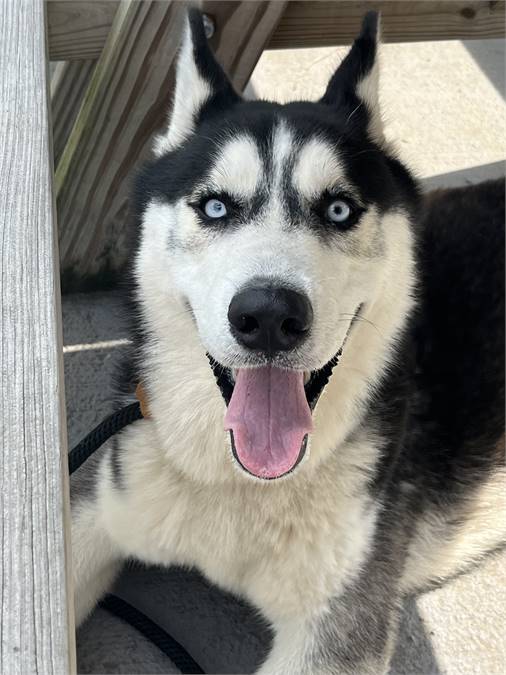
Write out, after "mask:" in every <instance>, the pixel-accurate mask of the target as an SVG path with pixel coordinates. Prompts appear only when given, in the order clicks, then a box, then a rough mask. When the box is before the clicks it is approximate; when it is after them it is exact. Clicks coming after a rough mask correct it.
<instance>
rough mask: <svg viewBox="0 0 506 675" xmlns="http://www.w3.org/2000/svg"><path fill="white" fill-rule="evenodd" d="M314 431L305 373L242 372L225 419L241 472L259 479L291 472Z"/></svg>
mask: <svg viewBox="0 0 506 675" xmlns="http://www.w3.org/2000/svg"><path fill="white" fill-rule="evenodd" d="M312 428H313V421H312V417H311V411H310V409H309V405H308V402H307V399H306V394H305V392H304V373H302V372H298V371H294V370H281V369H280V368H274V367H273V366H265V367H263V368H242V369H241V370H239V371H238V373H237V377H236V381H235V387H234V391H233V393H232V398H231V400H230V403H229V405H228V409H227V414H226V415H225V429H230V430H232V432H233V436H234V445H235V450H236V453H237V457H238V459H239V461H240V462H241V464H242V465H243V467H244V468H245V469H247V471H249V472H250V473H252V474H254V475H255V476H259V477H260V478H276V477H278V476H282V475H283V474H284V473H287V471H290V469H293V467H294V466H295V464H296V463H297V460H298V458H299V455H300V451H301V446H302V442H303V440H304V436H305V435H306V434H307V433H309V432H310V431H311V430H312Z"/></svg>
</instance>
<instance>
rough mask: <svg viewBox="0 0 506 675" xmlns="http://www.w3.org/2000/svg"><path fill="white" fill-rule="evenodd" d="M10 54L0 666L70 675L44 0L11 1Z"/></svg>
mask: <svg viewBox="0 0 506 675" xmlns="http://www.w3.org/2000/svg"><path fill="white" fill-rule="evenodd" d="M0 64H1V67H0V214H1V224H0V229H1V232H2V236H1V237H0V261H1V266H0V293H1V301H0V335H1V336H2V347H1V350H0V371H1V373H2V380H3V383H4V389H3V396H2V402H1V404H0V439H1V447H2V461H1V462H0V481H1V484H0V504H1V510H2V513H1V518H0V538H1V552H0V586H1V591H0V592H1V598H2V601H1V607H0V612H1V617H0V672H1V673H5V674H6V675H7V674H8V675H13V674H19V675H24V674H25V673H44V675H46V674H50V673H53V674H55V675H61V674H62V673H69V672H74V671H75V658H74V630H73V619H72V612H71V610H70V607H71V605H72V603H71V602H70V601H69V598H70V597H71V595H70V588H69V585H68V584H69V579H70V576H71V575H70V574H68V575H67V574H66V561H67V560H69V559H70V557H69V556H68V545H69V541H68V538H67V537H66V536H65V531H64V525H65V523H66V520H67V518H68V508H69V505H68V476H67V468H66V467H67V446H66V431H65V408H64V393H63V376H62V375H63V372H62V371H63V364H62V335H61V312H60V296H59V287H58V268H57V261H58V254H57V246H56V222H55V218H54V201H53V195H52V187H51V183H52V157H51V142H50V127H49V113H48V96H49V87H48V75H47V62H46V44H45V21H44V4H43V0H24V1H23V2H20V0H3V2H2V11H1V12H0ZM67 532H68V530H67Z"/></svg>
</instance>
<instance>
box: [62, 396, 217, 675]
mask: <svg viewBox="0 0 506 675" xmlns="http://www.w3.org/2000/svg"><path fill="white" fill-rule="evenodd" d="M143 417H144V416H143V414H142V411H141V406H140V403H139V402H138V401H136V402H135V403H131V404H130V405H127V406H126V407H125V408H121V410H118V411H116V412H114V413H112V415H109V417H106V418H105V420H103V421H102V422H101V423H100V424H98V425H97V426H96V427H95V428H94V429H93V431H91V432H90V433H89V434H88V435H87V436H85V437H84V438H83V440H82V441H81V442H80V443H78V444H77V445H76V446H75V448H73V449H72V450H71V451H70V453H69V457H68V462H69V473H70V474H72V473H74V471H77V469H79V467H80V466H81V465H82V464H84V462H85V461H86V460H87V459H88V458H89V457H91V455H92V454H93V453H94V452H95V450H98V448H100V446H101V445H103V444H104V443H105V442H106V441H107V440H109V438H111V436H114V434H117V433H118V431H121V429H124V427H126V426H128V425H129V424H132V422H136V421H137V420H140V419H142V418H143ZM99 607H101V608H102V609H105V610H106V611H107V612H109V613H110V614H113V615H114V616H116V617H118V618H119V619H121V620H122V621H125V622H126V623H128V624H130V626H132V627H133V628H135V629H136V630H138V631H139V633H141V634H142V635H144V637H145V638H146V639H147V640H149V641H150V642H152V643H153V644H154V645H155V646H156V647H158V649H159V650H160V651H161V652H163V653H164V654H165V655H166V656H168V657H169V659H170V660H171V661H172V662H173V663H174V665H175V666H176V668H179V670H180V671H181V673H183V675H193V674H197V675H200V674H201V673H205V671H204V670H203V669H202V668H201V667H200V666H199V664H198V663H197V662H196V661H195V660H194V659H193V658H192V657H191V656H190V654H188V652H187V651H186V649H185V648H184V647H183V645H181V644H179V642H177V640H175V639H174V638H173V637H172V636H171V635H169V634H168V633H167V632H166V631H164V630H163V628H160V626H158V625H157V624H156V623H154V622H153V621H152V620H151V619H150V618H149V617H147V616H146V615H145V614H143V613H142V612H141V611H139V610H138V609H136V608H135V607H133V606H132V605H130V604H129V603H128V602H126V601H125V600H122V599H121V598H118V597H117V596H116V595H106V596H105V598H103V599H102V601H101V602H100V603H99Z"/></svg>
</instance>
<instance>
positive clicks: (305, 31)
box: [269, 0, 506, 49]
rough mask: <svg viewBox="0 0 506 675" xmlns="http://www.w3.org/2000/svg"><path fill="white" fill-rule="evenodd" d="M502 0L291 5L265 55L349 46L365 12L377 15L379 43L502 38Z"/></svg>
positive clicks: (305, 0)
mask: <svg viewBox="0 0 506 675" xmlns="http://www.w3.org/2000/svg"><path fill="white" fill-rule="evenodd" d="M505 7H506V4H505V3H504V2H503V0H500V1H497V0H496V1H492V2H490V1H485V0H478V1H476V0H467V1H466V0H436V1H434V0H403V1H399V0H382V1H381V2H378V1H366V0H352V1H349V0H339V2H336V1H333V2H332V1H331V2H314V1H313V0H296V1H295V2H293V1H292V2H289V3H288V7H287V8H286V11H285V13H284V15H283V17H282V19H281V21H280V22H279V24H278V27H277V29H276V31H275V33H274V34H273V36H272V40H271V42H270V44H269V48H270V49H278V48H287V47H290V48H292V47H326V46H329V45H343V44H349V43H350V42H351V40H352V39H353V37H354V36H355V35H356V34H357V31H358V29H359V27H360V22H361V20H362V18H363V16H364V14H365V12H366V11H367V10H369V9H380V10H381V38H382V40H383V41H385V42H417V41H422V40H453V39H455V40H468V39H474V38H494V37H504V34H505Z"/></svg>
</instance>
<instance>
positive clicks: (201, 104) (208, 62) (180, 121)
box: [154, 7, 241, 156]
mask: <svg viewBox="0 0 506 675" xmlns="http://www.w3.org/2000/svg"><path fill="white" fill-rule="evenodd" d="M240 100H241V98H240V96H239V95H238V94H237V93H236V91H235V90H234V88H233V87H232V84H231V83H230V80H229V79H228V77H227V76H226V75H225V73H224V72H223V69H222V67H221V66H220V64H219V63H218V62H217V61H216V59H215V57H214V54H213V52H212V51H211V48H210V47H209V44H208V42H207V38H206V34H205V30H204V22H203V20H202V14H201V12H200V11H199V10H198V9H196V8H195V7H191V8H190V9H189V10H188V14H187V16H186V17H185V20H184V29H183V39H182V42H181V48H180V51H179V56H178V61H177V68H176V87H175V93H174V100H173V106H172V112H171V114H170V118H169V124H168V127H167V129H166V130H165V131H164V132H162V133H161V134H160V135H159V136H158V137H157V138H156V141H155V147H154V151H155V154H156V155H158V156H160V155H162V154H164V153H166V152H170V151H171V150H174V149H175V148H177V147H178V146H179V145H180V144H181V143H183V141H185V140H186V139H187V138H188V137H189V136H190V135H191V134H192V133H193V132H194V131H195V127H196V126H197V124H198V122H199V119H202V118H204V117H205V116H206V114H209V115H211V114H216V113H219V112H220V111H222V110H225V109H226V108H227V107H229V106H231V105H233V104H234V103H237V102H238V101H240Z"/></svg>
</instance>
